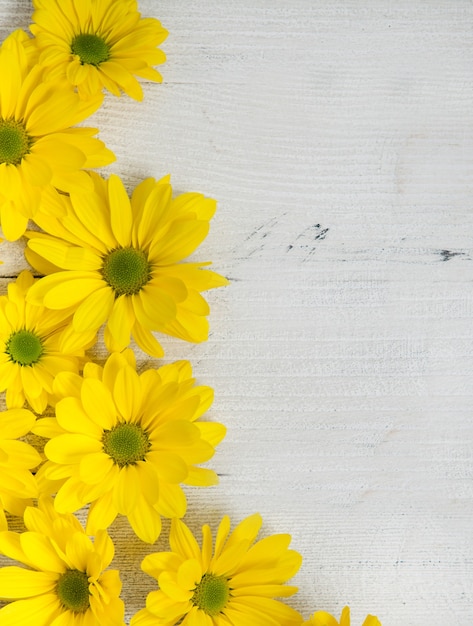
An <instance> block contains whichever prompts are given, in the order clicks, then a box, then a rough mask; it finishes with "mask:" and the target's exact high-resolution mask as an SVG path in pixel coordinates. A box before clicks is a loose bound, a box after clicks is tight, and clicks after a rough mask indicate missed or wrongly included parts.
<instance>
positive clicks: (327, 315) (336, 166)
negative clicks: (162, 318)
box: [0, 0, 473, 626]
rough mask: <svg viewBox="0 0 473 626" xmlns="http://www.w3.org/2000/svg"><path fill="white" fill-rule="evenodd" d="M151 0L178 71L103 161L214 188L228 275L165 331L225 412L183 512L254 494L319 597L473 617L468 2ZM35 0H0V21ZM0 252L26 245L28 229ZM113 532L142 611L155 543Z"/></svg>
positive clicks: (418, 618)
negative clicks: (185, 338) (204, 473)
mask: <svg viewBox="0 0 473 626" xmlns="http://www.w3.org/2000/svg"><path fill="white" fill-rule="evenodd" d="M140 8H141V11H142V13H143V14H144V15H153V16H155V17H158V18H159V19H160V20H161V21H162V22H163V24H164V25H165V26H166V28H168V30H169V31H170V35H169V38H168V40H167V42H166V43H165V45H164V46H163V48H164V49H165V51H166V53H167V55H168V62H167V64H166V65H165V66H164V67H163V68H162V70H163V74H164V77H165V81H164V83H163V84H162V85H155V84H150V85H147V86H146V87H145V101H144V102H143V103H142V104H137V103H136V102H134V101H131V100H128V99H124V98H123V99H121V100H117V99H113V98H111V97H109V98H107V100H106V103H105V106H104V108H103V109H102V110H101V111H100V112H99V113H97V114H96V115H95V116H94V119H93V123H94V124H96V125H97V126H98V127H99V128H100V129H101V137H102V138H103V139H104V140H105V141H106V142H107V144H108V145H109V147H111V148H112V149H113V150H114V151H115V152H116V154H117V157H118V160H117V162H116V163H115V164H114V165H113V166H111V167H110V168H109V171H110V172H112V171H113V172H115V173H119V174H120V175H122V176H123V177H124V178H125V180H126V182H127V184H128V185H129V186H130V188H131V187H132V186H134V185H135V184H136V183H137V182H138V181H139V180H141V179H142V178H143V177H145V176H148V175H153V176H156V177H159V176H161V175H163V174H165V173H167V172H171V173H172V176H173V183H174V186H175V188H176V190H177V191H187V190H199V191H202V192H204V193H206V194H207V195H211V196H214V197H216V198H218V199H219V211H218V214H217V216H216V218H215V220H214V222H213V228H212V231H211V235H210V236H209V238H208V239H207V241H206V242H205V244H204V245H203V246H202V247H201V249H200V251H199V253H198V254H197V255H196V258H199V259H213V261H214V267H215V269H216V270H217V271H220V272H222V273H224V274H225V275H227V276H228V277H229V278H231V279H232V285H231V286H230V287H229V288H226V289H224V290H219V291H218V292H217V291H216V292H212V293H210V294H209V301H210V302H211V306H212V315H211V327H212V333H211V337H210V339H209V341H208V342H207V343H206V344H203V345H198V346H190V345H185V344H182V343H180V342H177V341H173V340H171V339H166V340H164V344H165V347H166V348H167V355H166V360H174V359H177V358H189V359H190V360H191V361H192V363H193V365H194V369H195V373H196V376H197V378H198V380H199V381H200V382H201V383H203V384H209V385H211V386H213V387H214V388H215V391H216V399H215V403H214V406H213V408H212V410H211V411H210V413H209V417H210V418H211V419H215V420H218V421H222V422H224V423H225V424H226V425H227V427H228V436H227V438H226V440H224V442H223V443H222V444H221V446H220V448H219V450H218V452H217V454H216V456H215V457H214V459H213V461H212V462H211V466H213V467H215V468H216V469H217V470H218V472H219V473H220V474H221V483H220V485H219V486H218V487H216V488H212V489H206V490H189V491H188V493H189V512H188V515H187V518H186V520H187V522H188V524H189V525H190V526H191V527H192V528H193V529H194V530H195V531H196V532H197V531H198V529H199V528H200V525H201V524H202V523H204V522H207V521H209V522H211V523H213V524H216V523H217V521H218V519H219V518H220V517H221V515H223V514H224V513H229V514H230V515H231V516H232V518H234V519H235V520H238V519H241V518H242V517H243V516H245V515H247V514H249V513H252V512H254V511H256V510H258V511H260V512H261V513H262V515H263V517H264V519H265V526H264V529H265V531H266V532H268V533H274V532H290V533H291V534H292V535H293V546H294V547H295V548H296V549H298V550H299V551H300V552H301V553H302V554H303V555H304V564H303V566H302V569H301V571H300V573H299V574H298V575H297V577H296V584H298V585H299V587H300V592H299V594H298V595H297V596H295V597H294V598H293V599H292V600H290V602H291V604H292V605H293V606H295V607H296V608H298V609H300V610H301V611H303V613H304V615H306V616H307V615H308V614H309V613H310V612H312V611H314V610H316V609H322V608H323V609H326V610H329V611H333V612H334V613H337V614H338V613H339V611H340V610H341V608H342V606H343V605H344V604H345V603H349V604H350V605H351V606H352V624H353V626H358V625H359V624H361V622H362V619H363V618H364V616H365V615H366V614H367V613H368V612H371V613H374V614H377V615H378V616H379V617H380V619H381V621H382V623H383V626H399V625H400V624H402V625H403V626H444V625H445V624H455V625H458V626H471V624H472V623H473V522H472V517H473V410H472V408H473V392H472V382H471V381H472V370H473V325H472V308H473V307H472V304H473V300H472V290H473V280H472V279H473V276H472V270H473V264H472V247H473V244H472V241H473V214H472V205H473V194H472V192H473V176H472V173H473V139H472V131H473V118H472V110H473V70H472V68H473V49H472V40H473V27H472V23H473V4H472V3H471V2H470V1H469V0H468V1H467V0H443V1H442V0H399V1H398V2H396V3H393V2H391V1H389V0H364V1H363V2H361V1H359V0H335V1H332V0H330V1H328V0H291V2H287V3H283V2H281V1H278V0H251V1H250V0H238V1H236V2H230V1H229V0H202V1H201V2H198V3H196V2H191V1H190V0H181V1H180V2H179V3H176V2H173V1H171V0H161V1H160V2H159V3H158V2H155V1H153V0H141V1H140ZM29 12H30V3H29V2H27V1H26V0H18V1H7V0H0V25H1V27H0V35H1V36H2V38H3V37H4V36H5V35H6V34H7V33H8V32H9V31H10V30H12V29H13V28H14V27H17V26H21V27H26V26H27V24H28V15H29ZM0 254H1V256H2V258H3V259H4V261H5V263H4V265H3V266H2V267H1V268H0V271H1V272H2V274H3V276H11V275H12V274H15V273H16V272H17V271H18V270H19V268H20V267H23V265H24V263H23V261H22V259H21V246H20V245H19V244H3V245H2V247H1V248H0ZM99 356H103V352H101V353H100V354H99ZM153 364H154V365H155V366H156V365H157V363H156V362H154V363H153ZM112 534H113V536H114V539H115V540H116V544H117V559H116V565H117V566H118V567H120V569H121V570H122V578H123V580H124V592H123V596H124V598H125V600H126V602H127V608H128V613H127V614H128V616H130V615H132V614H133V613H134V612H135V611H136V610H138V609H139V608H140V607H141V606H142V605H143V603H144V598H145V595H146V593H147V592H148V591H149V590H150V589H152V588H153V581H152V580H151V579H150V578H148V577H146V576H145V575H144V574H142V573H140V572H139V563H140V561H141V559H142V558H143V556H144V555H145V554H146V553H147V552H150V551H153V550H155V549H156V548H150V547H147V546H144V545H143V544H141V543H140V542H139V541H138V540H135V539H132V538H131V535H129V533H128V531H127V526H126V524H125V523H124V522H119V523H117V524H115V525H114V526H113V527H112ZM158 547H159V548H160V549H161V548H162V549H166V541H165V533H163V540H162V541H160V543H159V545H158Z"/></svg>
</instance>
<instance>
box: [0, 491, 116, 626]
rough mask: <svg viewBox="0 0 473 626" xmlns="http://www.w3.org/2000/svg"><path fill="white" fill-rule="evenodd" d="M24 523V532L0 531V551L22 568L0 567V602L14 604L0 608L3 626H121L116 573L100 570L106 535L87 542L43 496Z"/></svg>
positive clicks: (105, 560) (107, 549) (106, 556)
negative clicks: (4, 601)
mask: <svg viewBox="0 0 473 626" xmlns="http://www.w3.org/2000/svg"><path fill="white" fill-rule="evenodd" d="M24 521H25V526H26V527H27V529H28V530H27V531H26V532H24V533H16V532H9V531H4V532H0V553H1V554H3V555H5V556H7V557H9V558H11V559H14V560H15V561H19V562H20V563H22V564H23V566H22V567H18V566H16V565H11V566H8V567H2V568H1V569H0V598H3V599H5V600H13V602H11V603H9V604H7V605H6V606H4V607H3V608H2V609H0V623H1V624H2V626H18V625H19V624H34V625H35V626H124V621H123V618H124V605H123V602H122V600H120V598H119V595H120V591H121V581H120V577H119V574H118V571H117V570H107V571H104V570H105V569H106V568H107V567H108V566H109V565H110V563H111V561H112V559H113V555H114V546H113V543H112V540H111V539H110V537H109V536H108V534H107V532H106V531H105V530H101V531H99V532H98V533H97V535H96V537H95V541H94V542H92V541H91V540H90V539H89V537H88V536H87V535H86V534H85V532H84V529H83V528H82V526H81V525H80V523H79V522H78V520H77V519H76V518H75V517H74V516H73V515H59V514H58V513H57V512H56V511H55V510H54V506H53V503H52V500H51V499H50V498H48V497H45V496H42V497H41V498H40V500H39V503H38V508H34V507H27V509H26V511H25V514H24ZM25 565H26V567H24V566H25Z"/></svg>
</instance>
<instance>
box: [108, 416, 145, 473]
mask: <svg viewBox="0 0 473 626" xmlns="http://www.w3.org/2000/svg"><path fill="white" fill-rule="evenodd" d="M102 443H103V450H104V452H105V453H106V454H108V456H109V457H110V458H111V459H112V460H113V462H114V463H115V464H116V465H118V466H120V467H124V466H125V465H134V464H135V463H138V461H144V459H145V457H146V453H147V452H148V450H149V449H150V447H151V443H150V441H149V438H148V435H147V434H146V433H145V431H144V430H143V429H142V428H141V426H138V424H117V426H114V427H113V428H112V430H106V431H105V432H104V434H103V437H102Z"/></svg>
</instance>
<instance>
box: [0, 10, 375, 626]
mask: <svg viewBox="0 0 473 626" xmlns="http://www.w3.org/2000/svg"><path fill="white" fill-rule="evenodd" d="M33 6H34V12H33V14H32V23H31V25H30V33H31V35H32V36H30V35H28V34H27V33H26V32H24V31H21V30H17V31H15V32H13V33H12V34H11V35H10V36H9V37H8V38H7V39H6V40H5V41H4V42H3V44H2V46H1V48H0V74H1V76H2V81H1V84H0V222H1V227H2V230H3V233H4V235H5V237H6V238H7V239H9V240H11V241H15V240H17V239H19V238H20V237H22V236H23V235H24V236H25V237H26V240H27V244H26V249H25V256H26V260H27V261H28V263H29V264H30V265H31V266H32V268H34V269H35V270H36V271H37V272H38V273H39V275H40V276H41V277H40V278H35V277H34V275H33V274H32V273H31V272H30V271H27V270H25V271H23V272H21V273H20V274H19V276H18V277H17V279H16V280H15V281H14V282H11V283H10V284H9V285H8V291H7V294H6V295H3V296H1V297H0V392H5V401H6V406H7V410H6V411H4V412H3V413H1V414H0V421H1V424H2V432H1V437H0V554H2V555H4V556H5V557H8V558H10V559H12V560H14V561H17V562H19V563H21V566H17V565H8V566H5V567H2V568H0V599H1V600H4V601H7V603H6V604H5V605H4V606H3V608H1V609H0V624H2V626H10V625H11V626H13V625H15V626H16V625H17V624H31V623H35V624H36V626H123V624H124V619H125V607H124V604H123V602H122V600H121V599H120V597H119V596H120V592H121V585H122V583H121V581H120V576H119V572H118V571H116V570H113V569H109V566H110V564H111V562H112V559H113V557H114V545H113V542H112V540H111V539H110V537H109V535H108V532H107V529H108V528H109V526H110V525H111V524H112V523H113V521H114V520H115V518H116V517H117V516H124V517H126V518H127V520H128V522H129V524H130V526H131V528H132V530H133V531H134V533H135V534H136V535H137V537H139V538H140V539H141V540H142V541H144V542H147V543H149V544H154V543H155V542H156V540H157V538H158V537H159V535H160V533H161V519H162V517H166V518H170V519H171V520H172V521H171V530H170V535H169V543H170V551H169V552H156V553H151V554H149V555H148V556H147V557H146V558H145V559H144V560H143V563H142V569H143V571H144V572H146V573H147V574H149V575H150V576H152V577H153V578H154V579H155V580H156V581H157V589H156V590H155V591H152V592H151V593H150V594H149V595H148V598H147V602H146V607H144V608H142V609H141V610H139V611H138V612H137V613H136V614H135V615H134V616H133V617H132V619H131V624H132V626H174V625H176V626H177V624H181V625H182V626H247V624H252V625H255V626H302V625H303V624H307V625H313V626H336V625H337V624H339V626H349V621H350V616H349V609H348V608H347V607H345V608H344V609H343V612H342V616H341V620H340V622H337V621H336V619H335V618H334V617H332V616H331V615H330V614H328V613H325V612H323V611H318V612H316V613H314V614H313V615H312V617H310V619H309V621H306V622H304V621H303V617H302V616H301V614H300V613H299V612H298V611H296V610H295V609H293V608H291V607H290V606H289V605H288V604H286V603H285V602H284V601H282V600H278V599H276V598H286V597H288V596H291V595H292V594H294V593H295V592H296V591H297V588H296V587H294V586H291V585H288V584H287V581H288V580H289V579H290V578H291V577H292V576H294V574H296V572H297V571H298V569H299V567H300V565H301V561H302V558H301V556H300V554H298V553H297V552H296V551H294V550H291V549H289V544H290V541H291V537H290V535H287V534H276V535H272V536H269V537H265V538H262V539H259V540H258V538H257V537H258V534H259V531H260V529H261V525H262V519H261V517H260V515H259V514H255V515H251V516H249V517H247V518H246V519H244V520H243V521H241V522H240V523H239V524H237V525H236V527H235V528H234V529H233V530H232V531H231V525H230V520H229V518H228V517H227V516H225V517H223V519H222V521H221V523H220V525H219V527H218V529H217V531H216V535H215V539H213V538H212V532H211V529H210V527H209V526H208V525H204V526H203V528H202V543H201V545H199V544H198V542H197V540H196V539H195V538H194V536H193V535H192V533H191V531H190V530H189V528H188V527H187V526H186V524H185V523H184V522H183V521H181V518H182V517H184V515H185V513H186V506H187V502H186V497H185V494H184V491H183V489H182V486H183V485H192V486H201V487H205V486H211V485H214V484H215V483H217V481H218V477H217V474H216V473H215V472H214V471H213V470H211V469H209V468H207V467H201V466H200V465H201V464H202V463H206V462H207V461H209V460H210V459H211V458H212V457H213V455H214V453H215V449H216V447H217V445H218V444H219V443H220V441H221V440H222V439H223V437H224V436H225V427H224V426H223V425H222V424H219V423H215V422H212V421H205V420H202V419H201V418H202V417H203V416H204V414H205V413H206V412H207V410H208V409H209V407H210V406H211V404H212V399H213V391H212V389H211V388H210V387H208V386H203V385H198V384H196V381H195V379H194V378H193V374H192V368H191V364H190V363H189V362H188V361H178V362H174V363H170V364H167V365H162V366H160V367H157V368H148V369H146V370H145V371H140V372H138V371H137V366H136V360H135V354H134V352H133V349H132V347H133V346H136V347H137V348H139V349H141V350H142V351H143V352H145V353H146V354H148V355H150V356H151V357H154V358H161V357H162V356H163V354H164V351H163V348H162V345H161V343H160V342H159V340H158V338H157V337H156V333H161V334H164V335H169V336H172V337H176V338H179V339H182V340H184V341H188V342H195V343H199V342H203V341H205V340H206V339H207V337H208V332H209V327H208V320H207V318H208V314H209V307H208V304H207V301H206V300H205V298H204V297H203V296H202V292H204V291H207V290H209V289H213V288H216V287H221V286H224V285H226V284H228V281H227V280H226V279H225V278H224V277H222V276H220V275H219V274H217V273H216V272H213V271H211V270H209V269H208V268H207V267H206V266H207V265H208V263H206V262H188V261H186V259H187V258H188V257H189V256H190V255H191V254H192V253H194V251H195V250H196V249H197V248H198V246H199V245H200V243H201V242H202V241H203V240H204V238H205V237H206V235H207V233H208V231H209V223H210V220H211V218H212V217H213V215H214V213H215V209H216V203H215V201H214V200H212V199H209V198H205V197H204V196H203V195H202V194H200V193H184V194H181V195H179V196H177V197H175V196H173V192H172V188H171V184H170V180H169V177H166V178H163V179H161V180H155V179H154V178H146V179H144V180H143V181H142V182H141V183H140V184H139V185H138V186H137V187H136V188H135V189H134V191H133V192H132V194H131V196H130V195H129V194H128V193H127V190H126V189H125V186H124V185H123V183H122V181H121V180H120V178H119V177H118V176H115V175H110V176H109V177H108V178H104V177H102V176H101V175H99V174H98V173H96V172H94V171H92V169H91V168H97V167H103V166H106V165H108V164H110V163H111V162H112V161H113V160H114V159H115V155H114V154H113V153H112V152H111V151H110V150H108V149H107V148H106V146H105V145H104V144H103V143H102V142H101V141H100V140H99V139H98V138H97V134H98V130H97V129H95V128H88V127H86V126H83V125H80V126H78V124H81V123H82V122H83V121H84V120H85V119H86V118H87V117H88V116H90V115H91V114H92V113H94V112H95V111H96V110H97V109H98V108H99V107H100V105H101V103H102V101H103V98H104V95H103V92H104V90H106V91H108V92H109V93H110V94H112V95H114V96H120V94H121V93H122V92H124V93H125V94H127V95H128V96H130V97H131V98H134V99H135V100H141V99H142V98H143V91H142V88H141V86H140V83H139V81H138V80H137V79H138V78H141V79H145V80H151V81H156V82H160V81H161V76H160V74H159V73H158V72H157V71H156V69H155V68H154V66H156V65H159V64H161V63H162V62H163V61H164V59H165V57H164V53H163V52H162V51H161V50H160V49H159V48H158V46H159V45H160V44H161V43H162V42H163V41H164V39H165V38H166V35H167V32H166V30H165V29H164V28H163V27H162V26H161V24H160V22H159V21H158V20H157V19H154V18H143V17H142V16H141V14H140V13H139V11H138V7H137V3H136V1H135V0H33ZM29 224H31V226H29ZM101 329H103V341H104V344H105V348H106V349H107V350H108V352H109V353H110V354H109V356H108V358H107V359H106V361H105V363H104V364H103V365H99V364H98V363H95V362H93V360H91V359H90V353H89V352H88V350H89V349H90V348H91V347H92V346H94V345H95V343H96V342H97V341H98V337H99V331H100V330H101ZM48 407H49V412H48V413H47V414H46V415H45V412H46V410H47V408H48ZM51 415H53V416H51ZM29 433H33V434H34V435H36V436H39V437H41V438H43V439H44V440H46V443H45V445H44V449H41V450H40V451H39V452H38V450H37V447H39V444H38V445H37V446H36V447H33V446H32V445H30V443H28V435H29ZM25 437H26V440H25ZM83 507H87V521H86V527H85V528H83V527H82V525H81V524H80V522H79V521H78V519H77V517H76V516H75V515H74V514H75V513H76V512H77V511H79V510H80V509H82V508H83ZM10 516H23V521H24V526H25V528H26V530H25V531H24V532H21V533H18V532H13V531H11V530H9V527H8V522H9V519H10ZM91 537H93V540H92V539H91ZM364 626H380V622H379V621H378V620H377V618H375V617H373V616H368V617H367V618H366V620H365V622H364Z"/></svg>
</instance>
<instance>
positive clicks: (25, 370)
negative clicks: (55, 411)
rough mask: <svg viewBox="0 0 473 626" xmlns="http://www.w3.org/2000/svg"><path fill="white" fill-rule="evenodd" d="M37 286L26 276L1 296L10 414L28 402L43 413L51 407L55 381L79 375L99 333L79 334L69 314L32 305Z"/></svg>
mask: <svg viewBox="0 0 473 626" xmlns="http://www.w3.org/2000/svg"><path fill="white" fill-rule="evenodd" d="M33 284H34V277H33V275H32V274H31V272H29V271H27V270H25V271H23V272H21V273H20V275H19V276H18V278H17V280H16V281H15V282H13V283H9V285H8V294H7V295H6V296H0V391H5V390H6V392H7V393H6V403H7V407H8V408H21V407H22V406H23V405H24V403H25V400H26V401H27V402H28V404H29V405H30V406H31V407H32V408H33V410H34V411H36V413H42V412H43V411H44V409H45V408H46V406H47V404H48V402H50V401H52V391H53V388H52V385H53V380H54V377H55V376H56V375H57V374H58V373H59V372H62V371H63V370H67V371H72V372H78V371H79V365H80V364H81V363H82V360H83V357H84V354H85V350H86V349H87V348H89V347H90V346H91V345H92V344H93V343H94V341H95V333H93V332H85V333H76V332H75V331H74V330H73V328H72V326H71V312H70V311H68V310H62V311H50V310H47V309H45V308H44V307H42V306H36V305H34V304H30V303H29V302H27V301H26V295H27V293H28V290H29V289H30V288H31V286H32V285H33Z"/></svg>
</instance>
